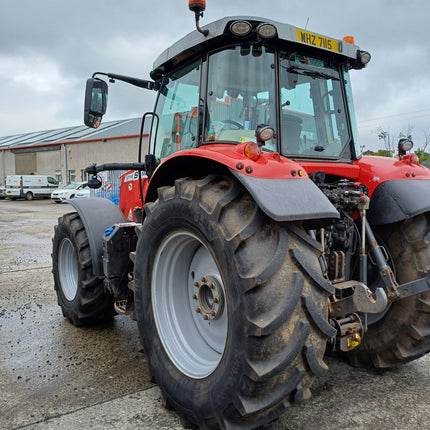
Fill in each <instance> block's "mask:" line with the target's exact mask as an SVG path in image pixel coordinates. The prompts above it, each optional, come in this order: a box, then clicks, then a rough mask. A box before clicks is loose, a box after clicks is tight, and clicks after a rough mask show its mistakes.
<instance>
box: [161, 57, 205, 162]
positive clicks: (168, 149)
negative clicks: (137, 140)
mask: <svg viewBox="0 0 430 430" xmlns="http://www.w3.org/2000/svg"><path fill="white" fill-rule="evenodd" d="M199 85H200V61H199V62H196V63H193V64H191V65H189V66H187V67H185V68H184V69H182V70H181V71H180V72H176V73H175V74H174V75H169V76H167V77H165V78H164V82H163V86H162V87H161V89H160V94H159V98H158V101H157V107H156V114H157V115H158V118H159V125H158V131H157V136H156V141H155V151H154V154H155V157H156V158H157V159H162V158H165V157H168V156H169V155H171V154H173V153H174V152H176V151H179V150H181V149H189V148H194V147H196V145H197V133H198V127H197V123H198V106H199Z"/></svg>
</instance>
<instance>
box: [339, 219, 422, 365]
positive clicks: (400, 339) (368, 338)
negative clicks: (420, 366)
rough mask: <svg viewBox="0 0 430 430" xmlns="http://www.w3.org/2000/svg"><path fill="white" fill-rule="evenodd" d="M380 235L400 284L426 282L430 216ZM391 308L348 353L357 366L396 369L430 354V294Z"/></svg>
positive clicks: (394, 225) (396, 303)
mask: <svg viewBox="0 0 430 430" xmlns="http://www.w3.org/2000/svg"><path fill="white" fill-rule="evenodd" d="M378 233H379V236H380V237H381V238H382V241H383V243H384V244H385V245H386V247H387V250H388V252H389V254H390V257H391V260H392V262H393V265H394V268H395V273H396V277H397V281H398V282H399V284H404V283H407V282H411V281H414V280H416V279H419V278H423V277H424V276H425V275H426V273H427V272H428V271H429V270H430V223H429V218H428V215H419V216H417V217H414V218H412V219H408V220H405V221H402V222H400V223H397V224H391V225H389V226H386V227H384V228H383V229H382V231H380V232H378ZM389 306H390V307H389V309H388V310H387V311H386V313H385V315H384V316H383V318H380V319H378V320H376V322H375V323H373V324H371V325H370V326H369V329H368V331H367V333H366V334H365V336H364V339H363V342H362V343H361V345H360V346H359V347H357V348H356V349H353V350H352V351H350V352H349V353H347V357H348V358H349V361H350V362H351V364H353V365H354V366H369V365H370V366H374V367H377V368H387V367H393V366H395V365H397V364H401V363H406V362H408V361H411V360H415V359H416V358H419V357H421V356H423V355H424V354H426V353H427V352H429V351H430V292H426V293H421V294H418V295H416V296H411V297H408V298H406V299H402V300H399V301H397V302H394V303H392V304H391V305H389Z"/></svg>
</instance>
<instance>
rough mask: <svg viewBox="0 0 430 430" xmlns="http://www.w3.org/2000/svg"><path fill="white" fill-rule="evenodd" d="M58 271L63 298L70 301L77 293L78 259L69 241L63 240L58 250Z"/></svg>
mask: <svg viewBox="0 0 430 430" xmlns="http://www.w3.org/2000/svg"><path fill="white" fill-rule="evenodd" d="M58 271H59V277H60V284H61V289H62V291H63V294H64V297H65V298H66V299H67V300H68V301H70V302H71V301H72V300H73V299H74V298H75V297H76V293H77V291H78V259H77V256H76V251H75V248H74V247H73V244H72V242H71V240H70V239H68V238H65V239H63V240H62V241H61V243H60V248H59V250H58Z"/></svg>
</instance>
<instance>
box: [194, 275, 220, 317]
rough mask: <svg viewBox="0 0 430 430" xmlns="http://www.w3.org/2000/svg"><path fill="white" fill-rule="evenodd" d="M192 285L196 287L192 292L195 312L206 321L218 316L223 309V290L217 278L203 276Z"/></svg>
mask: <svg viewBox="0 0 430 430" xmlns="http://www.w3.org/2000/svg"><path fill="white" fill-rule="evenodd" d="M194 286H195V287H196V288H197V290H196V292H195V293H194V294H193V299H194V300H195V301H196V304H197V307H196V312H197V313H198V314H200V315H201V316H202V318H203V319H204V320H206V321H208V320H213V319H217V318H219V317H220V315H221V314H222V311H223V309H224V292H223V289H222V287H221V285H220V283H219V282H218V281H217V279H216V278H214V277H213V276H203V277H202V278H201V279H200V281H196V282H195V283H194Z"/></svg>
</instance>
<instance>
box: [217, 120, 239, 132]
mask: <svg viewBox="0 0 430 430" xmlns="http://www.w3.org/2000/svg"><path fill="white" fill-rule="evenodd" d="M221 122H222V123H224V124H230V125H232V126H233V127H236V130H243V125H242V124H240V123H238V122H236V121H233V120H231V119H224V120H222V121H221Z"/></svg>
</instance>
